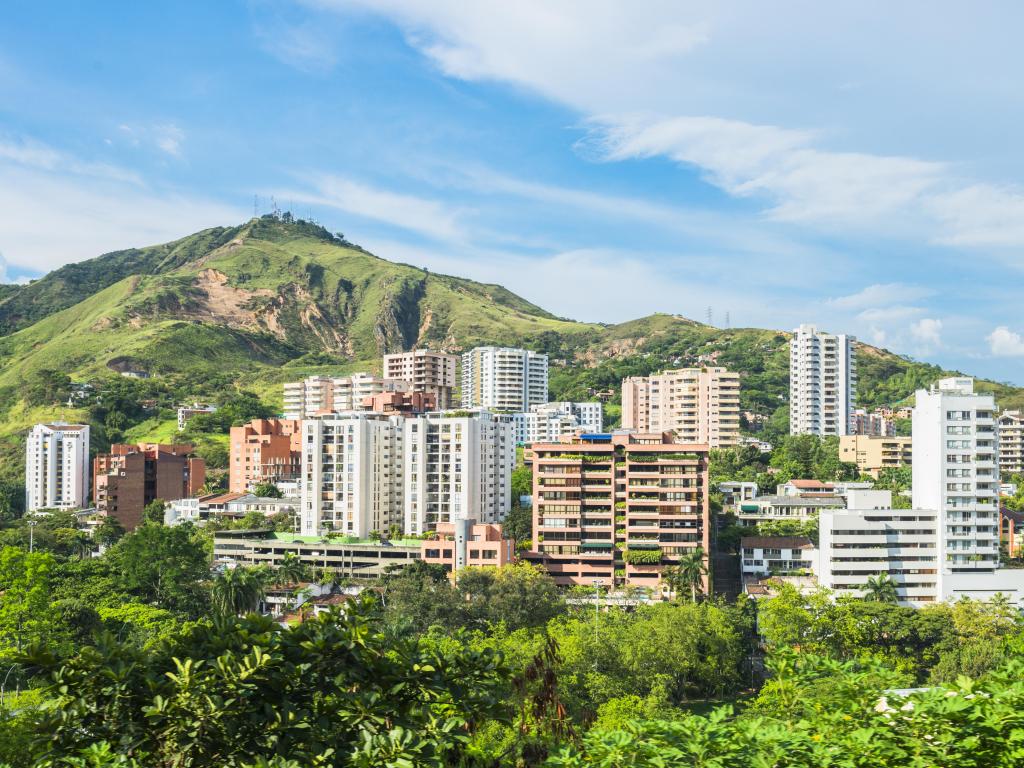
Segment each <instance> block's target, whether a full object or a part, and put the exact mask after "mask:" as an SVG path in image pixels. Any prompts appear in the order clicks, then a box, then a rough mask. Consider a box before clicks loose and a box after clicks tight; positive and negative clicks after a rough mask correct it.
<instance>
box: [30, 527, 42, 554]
mask: <svg viewBox="0 0 1024 768" xmlns="http://www.w3.org/2000/svg"><path fill="white" fill-rule="evenodd" d="M38 523H39V521H38V520H29V521H28V553H29V554H30V555H31V554H32V553H33V552H35V549H36V525H37V524H38Z"/></svg>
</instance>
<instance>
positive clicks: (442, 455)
mask: <svg viewBox="0 0 1024 768" xmlns="http://www.w3.org/2000/svg"><path fill="white" fill-rule="evenodd" d="M514 467H515V441H514V438H513V434H512V424H511V417H509V416H497V415H492V414H490V413H487V412H479V413H473V414H469V415H466V416H445V415H444V414H441V413H433V414H425V415H419V416H409V417H403V416H386V415H384V414H379V413H346V414H337V415H325V416H320V417H317V418H313V419H306V420H304V421H303V422H302V480H301V489H300V504H301V513H300V527H301V531H302V534H303V535H307V536H316V535H320V534H322V533H325V532H327V531H338V532H339V533H343V534H346V535H351V536H356V537H359V538H365V537H367V536H369V535H370V534H371V533H372V532H374V531H378V532H380V533H386V532H387V531H388V530H389V529H390V528H391V527H392V526H393V525H397V526H398V527H399V528H400V529H402V530H403V531H404V532H405V533H424V532H426V531H429V530H433V529H434V528H436V525H437V523H439V522H453V521H456V520H463V519H467V518H473V519H475V520H477V521H479V522H500V521H501V520H502V519H504V517H505V514H506V513H507V512H508V510H509V509H510V508H511V504H512V469H513V468H514Z"/></svg>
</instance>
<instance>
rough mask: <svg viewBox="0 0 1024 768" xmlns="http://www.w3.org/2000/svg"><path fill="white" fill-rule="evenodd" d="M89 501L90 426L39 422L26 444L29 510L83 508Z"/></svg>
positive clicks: (26, 491) (27, 504) (26, 503)
mask: <svg viewBox="0 0 1024 768" xmlns="http://www.w3.org/2000/svg"><path fill="white" fill-rule="evenodd" d="M88 501H89V427H88V425H86V424H65V423H63V422H55V423H53V424H36V425H35V426H34V427H32V429H31V431H30V432H29V433H28V439H27V441H26V443H25V510H26V511H28V512H35V511H36V510H40V509H82V508H84V507H87V506H88Z"/></svg>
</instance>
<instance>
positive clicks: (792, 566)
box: [740, 536, 818, 581]
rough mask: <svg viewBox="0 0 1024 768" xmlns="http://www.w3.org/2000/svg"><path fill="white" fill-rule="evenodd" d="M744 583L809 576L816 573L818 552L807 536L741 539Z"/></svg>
mask: <svg viewBox="0 0 1024 768" xmlns="http://www.w3.org/2000/svg"><path fill="white" fill-rule="evenodd" d="M740 553H741V554H742V564H741V566H740V572H741V574H742V576H743V579H744V581H747V580H748V579H749V578H751V577H762V576H784V575H796V574H795V573H794V572H796V573H799V574H800V575H804V574H806V575H810V574H814V573H817V571H818V549H817V547H815V546H814V542H812V541H811V540H810V539H809V538H807V537H806V536H744V537H743V538H741V539H740Z"/></svg>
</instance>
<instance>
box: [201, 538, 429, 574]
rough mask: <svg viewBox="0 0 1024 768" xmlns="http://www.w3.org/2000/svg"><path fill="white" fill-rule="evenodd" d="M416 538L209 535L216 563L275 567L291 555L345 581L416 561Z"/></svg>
mask: <svg viewBox="0 0 1024 768" xmlns="http://www.w3.org/2000/svg"><path fill="white" fill-rule="evenodd" d="M421 543H422V542H421V541H420V540H419V539H392V540H390V541H380V540H376V541H375V540H372V539H356V538H354V537H346V536H338V537H332V538H327V537H321V536H300V535H298V534H290V533H275V532H272V531H238V530H236V531H217V532H215V533H214V535H213V556H214V559H215V561H216V562H219V563H221V564H225V565H228V566H231V565H242V566H256V565H267V566H271V567H277V566H278V565H280V564H281V561H282V560H283V559H284V557H285V555H287V554H292V555H295V557H297V558H298V559H299V561H300V562H302V563H304V564H305V565H307V566H309V567H311V568H323V569H325V570H328V571H331V572H333V573H335V574H337V575H338V576H339V577H341V578H348V579H367V580H368V579H379V578H381V577H383V576H386V575H387V574H389V573H391V572H392V570H393V569H394V567H395V566H399V567H401V566H405V565H408V564H409V563H411V562H413V561H415V560H419V559H420V551H421Z"/></svg>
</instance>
